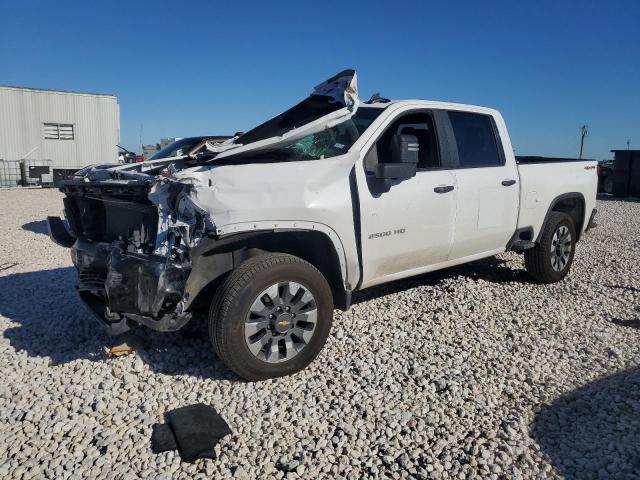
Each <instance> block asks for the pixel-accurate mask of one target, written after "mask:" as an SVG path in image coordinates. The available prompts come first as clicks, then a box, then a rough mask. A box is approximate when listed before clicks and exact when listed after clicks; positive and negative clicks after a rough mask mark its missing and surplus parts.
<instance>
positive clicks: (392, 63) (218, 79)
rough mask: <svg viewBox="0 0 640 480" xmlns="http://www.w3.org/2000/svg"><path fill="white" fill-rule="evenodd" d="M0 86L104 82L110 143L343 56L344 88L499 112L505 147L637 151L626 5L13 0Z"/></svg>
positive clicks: (639, 100)
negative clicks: (508, 140)
mask: <svg viewBox="0 0 640 480" xmlns="http://www.w3.org/2000/svg"><path fill="white" fill-rule="evenodd" d="M0 18H3V20H4V21H3V22H2V23H3V25H2V29H0V84H8V85H19V86H28V87H41V88H52V89H64V90H81V91H95V92H105V93H113V94H116V95H117V96H118V102H119V104H120V112H121V143H122V144H124V145H125V146H126V147H128V148H130V149H135V150H136V151H139V150H140V148H139V144H140V140H139V139H140V130H141V129H142V141H143V143H155V142H157V141H158V140H159V139H160V137H167V136H188V135H200V134H203V135H204V134H231V133H233V132H235V131H239V130H247V129H249V128H250V127H251V126H254V125H256V124H257V123H260V122H261V121H263V120H265V119H266V118H268V117H270V116H273V115H275V114H277V113H279V112H280V111H282V110H284V109H285V108H287V107H289V106H291V105H292V104H293V103H294V102H297V101H298V100H300V99H302V98H304V97H305V96H307V94H308V93H309V92H310V91H311V89H312V87H313V86H314V85H315V84H317V83H318V82H320V81H322V80H324V79H325V78H327V77H329V76H331V75H333V74H334V73H336V72H338V71H340V70H341V69H344V68H350V67H353V68H356V70H357V71H358V76H359V86H360V96H361V98H363V99H366V98H368V97H369V96H370V95H371V93H373V92H378V91H379V92H381V93H382V94H383V95H384V96H387V97H390V98H426V99H437V100H448V101H456V102H464V103H474V104H479V105H485V106H491V107H494V108H497V109H499V110H501V111H502V113H503V115H504V117H505V119H506V121H507V125H508V126H509V128H510V132H511V136H512V142H513V144H514V147H515V149H516V153H517V154H521V155H549V156H577V154H578V148H579V126H580V125H582V124H587V125H589V126H590V136H589V137H588V139H587V141H586V147H585V156H587V157H590V158H597V159H601V158H609V157H611V154H610V153H609V150H611V149H612V148H624V147H625V144H626V141H627V139H629V140H630V141H631V147H632V148H640V36H639V35H638V28H639V26H640V2H638V1H634V0H629V1H616V0H609V1H604V0H602V1H588V0H583V1H574V2H570V1H560V0H559V1H536V2H517V1H504V2H492V1H474V2H455V1H451V2H443V1H437V2H426V1H424V2H420V1H416V2H402V1H398V2H389V1H381V2H373V1H371V2H361V3H357V2H345V1H341V2H316V3H314V4H312V3H310V2H308V3H307V2H301V1H298V2H262V1H260V2H252V1H242V2H240V1H238V2H225V3H221V2H153V3H152V2H149V3H145V2H88V1H84V2H67V1H64V0H61V1H58V2H32V1H28V0H23V1H20V2H13V1H9V0H0Z"/></svg>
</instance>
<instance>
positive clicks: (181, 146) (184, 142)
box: [148, 135, 231, 160]
mask: <svg viewBox="0 0 640 480" xmlns="http://www.w3.org/2000/svg"><path fill="white" fill-rule="evenodd" d="M229 138H231V137H229V136H220V135H217V136H215V135H209V136H200V137H185V138H181V139H179V140H176V141H175V142H173V143H170V144H169V145H167V146H166V147H164V148H163V149H161V150H158V152H156V153H154V154H153V155H152V156H151V157H149V159H148V160H161V159H164V158H175V157H181V156H183V155H188V154H190V153H192V152H193V151H197V150H199V149H201V148H203V147H204V146H205V144H206V143H207V142H210V143H218V142H224V141H225V140H228V139H229Z"/></svg>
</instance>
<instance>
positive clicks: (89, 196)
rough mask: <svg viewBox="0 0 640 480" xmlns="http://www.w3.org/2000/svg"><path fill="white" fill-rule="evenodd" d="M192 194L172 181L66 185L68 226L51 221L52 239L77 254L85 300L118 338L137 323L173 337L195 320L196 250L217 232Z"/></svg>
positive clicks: (93, 182)
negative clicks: (190, 286)
mask: <svg viewBox="0 0 640 480" xmlns="http://www.w3.org/2000/svg"><path fill="white" fill-rule="evenodd" d="M189 188H190V186H189V185H187V184H181V183H178V182H170V181H168V180H166V179H164V180H142V181H141V180H139V179H136V180H134V181H126V180H120V181H113V180H109V179H107V180H102V179H101V180H93V181H86V180H85V181H78V180H74V181H67V182H63V184H62V187H61V190H62V191H63V192H64V193H65V194H66V197H65V199H64V202H65V216H66V217H67V220H68V222H69V225H68V227H67V226H66V225H65V224H64V222H63V221H62V220H61V219H60V218H59V217H49V218H47V225H48V229H49V235H50V237H51V239H52V240H53V241H54V242H55V243H57V244H59V245H61V246H63V247H67V248H70V249H71V257H72V260H73V263H74V265H75V267H76V269H77V272H78V284H77V286H76V289H77V291H78V294H79V295H80V298H81V299H82V301H83V303H84V304H85V305H86V306H87V307H89V311H90V312H91V313H92V314H93V315H94V316H95V317H96V318H97V319H98V320H99V321H100V324H101V325H102V326H103V327H105V328H106V329H107V330H108V331H109V333H111V334H112V335H119V334H122V333H124V332H126V331H128V330H130V329H131V328H133V327H135V326H136V325H145V326H147V327H149V328H151V329H154V330H158V331H174V330H178V329H180V328H181V327H182V326H184V325H185V324H186V323H187V322H188V321H189V320H190V319H191V316H192V314H191V313H190V312H188V311H187V307H188V305H189V301H188V300H189V294H188V293H185V291H186V288H187V287H186V286H187V280H188V278H189V275H190V272H191V270H192V259H191V249H192V248H193V247H194V246H196V245H197V243H198V242H199V240H200V239H201V238H202V236H203V235H204V233H205V230H209V229H210V228H211V226H210V225H209V223H208V219H206V218H204V216H203V215H202V214H201V212H200V210H197V207H195V206H194V205H193V204H192V202H191V201H190V200H189V198H188V191H189Z"/></svg>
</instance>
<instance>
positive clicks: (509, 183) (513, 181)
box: [502, 180, 516, 187]
mask: <svg viewBox="0 0 640 480" xmlns="http://www.w3.org/2000/svg"><path fill="white" fill-rule="evenodd" d="M515 184H516V181H515V180H502V185H504V186H505V187H510V186H511V185H515Z"/></svg>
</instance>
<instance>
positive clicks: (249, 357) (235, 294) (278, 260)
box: [209, 253, 333, 381]
mask: <svg viewBox="0 0 640 480" xmlns="http://www.w3.org/2000/svg"><path fill="white" fill-rule="evenodd" d="M283 281H286V282H296V283H300V284H303V285H304V286H305V287H306V288H307V289H308V290H309V292H310V293H311V294H312V295H313V297H314V301H315V304H316V307H317V319H316V324H315V325H316V326H315V330H314V331H313V335H312V337H311V339H310V340H309V341H308V343H307V344H306V345H305V347H304V348H303V349H302V350H301V351H300V352H299V353H297V354H296V355H295V356H293V358H291V359H290V360H286V361H282V362H281V363H268V362H266V361H264V360H262V359H260V358H258V357H257V356H255V355H254V354H253V353H252V352H251V351H250V350H249V347H248V345H247V341H246V340H245V319H246V318H247V316H248V315H249V311H250V308H251V305H252V303H253V302H254V300H255V299H256V298H258V295H259V294H260V292H262V291H263V290H264V289H265V288H267V287H269V286H270V285H273V284H274V283H278V282H283ZM332 321H333V296H332V294H331V289H330V288H329V285H328V283H327V281H326V279H325V278H324V276H323V275H322V273H320V271H319V270H318V269H317V268H315V267H314V266H313V265H311V264H310V263H308V262H306V261H305V260H302V259H301V258H298V257H295V256H293V255H287V254H284V253H267V254H264V255H260V256H257V257H253V258H251V259H249V260H247V261H245V262H243V263H242V264H241V265H240V266H238V267H237V268H236V269H235V270H233V271H232V272H231V273H230V274H229V275H228V276H227V278H226V279H225V280H224V281H223V282H222V284H221V285H220V287H219V288H218V289H217V291H216V294H215V296H214V299H213V302H212V303H211V309H210V311H209V337H210V338H211V342H212V344H213V348H214V350H215V352H216V354H217V355H218V357H220V359H221V360H222V361H223V362H224V363H225V365H226V366H227V367H228V368H230V369H231V370H233V371H234V372H235V373H237V374H238V375H239V376H240V377H242V378H244V379H246V380H250V381H256V380H264V379H267V378H275V377H281V376H285V375H291V374H293V373H295V372H298V371H300V370H302V369H304V368H305V367H307V366H308V365H309V364H310V363H311V362H312V361H313V360H314V359H315V357H316V356H317V355H318V353H319V352H320V350H321V349H322V347H323V346H324V344H325V342H326V339H327V336H328V335H329V331H330V330H331V323H332Z"/></svg>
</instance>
